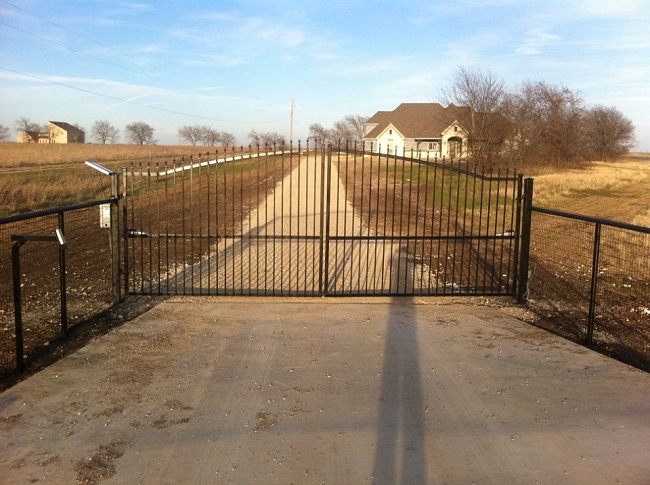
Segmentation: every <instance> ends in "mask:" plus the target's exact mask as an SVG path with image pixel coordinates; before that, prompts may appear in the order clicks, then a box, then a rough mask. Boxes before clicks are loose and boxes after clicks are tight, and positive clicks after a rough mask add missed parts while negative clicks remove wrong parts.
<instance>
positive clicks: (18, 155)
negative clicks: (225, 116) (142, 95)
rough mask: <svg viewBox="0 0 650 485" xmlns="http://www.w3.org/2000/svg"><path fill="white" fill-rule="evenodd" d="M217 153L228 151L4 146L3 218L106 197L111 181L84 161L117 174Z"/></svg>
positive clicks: (0, 154)
mask: <svg viewBox="0 0 650 485" xmlns="http://www.w3.org/2000/svg"><path fill="white" fill-rule="evenodd" d="M217 151H218V152H219V153H222V154H223V152H224V149H223V148H219V149H217V148H216V147H199V146H187V145H180V146H164V145H91V144H86V145H76V144H70V145H55V144H52V145H46V144H42V145H34V144H19V143H0V217H2V216H7V215H11V214H15V213H22V212H30V211H34V210H39V209H44V208H50V207H57V206H61V205H67V204H74V203H77V202H84V201H87V200H93V199H100V198H104V197H108V196H109V195H110V193H109V191H110V184H109V182H108V180H107V178H106V177H104V176H102V175H101V174H99V173H98V172H95V171H94V170H92V169H90V168H88V167H87V166H86V165H85V164H84V162H85V161H86V160H93V161H96V162H99V163H100V164H102V165H104V166H106V167H108V168H111V169H113V170H116V171H119V170H120V169H121V167H124V166H128V165H129V164H130V163H132V162H135V163H140V162H145V163H146V162H149V163H151V164H153V165H155V164H160V165H164V164H165V163H172V162H173V160H174V159H176V160H179V159H181V158H183V157H190V156H192V157H199V156H208V155H209V156H214V155H215V153H216V152H217ZM228 151H229V152H232V148H230V149H228ZM236 151H237V152H239V151H241V149H240V148H237V149H236Z"/></svg>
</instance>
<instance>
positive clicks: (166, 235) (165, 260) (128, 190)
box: [124, 148, 318, 295]
mask: <svg viewBox="0 0 650 485" xmlns="http://www.w3.org/2000/svg"><path fill="white" fill-rule="evenodd" d="M310 158H311V159H313V160H312V162H313V163H312V162H309V160H310ZM315 160H316V155H315V154H314V153H313V152H312V155H311V156H310V155H309V151H307V150H305V151H304V153H303V155H302V156H301V154H300V150H297V151H291V150H281V149H275V148H270V149H266V150H265V149H261V150H258V149H255V150H254V151H252V152H250V151H248V150H243V149H242V150H238V151H237V152H228V153H216V154H207V155H202V156H199V157H192V158H189V159H188V158H186V159H180V160H175V161H174V162H171V163H169V164H156V165H153V164H149V165H142V166H131V167H129V168H128V169H127V170H126V173H125V177H124V192H125V195H126V197H125V198H126V203H125V205H124V207H125V214H124V217H125V220H126V221H127V224H126V231H125V239H126V248H127V251H126V258H127V259H126V260H125V266H126V268H127V272H126V274H127V276H126V285H127V288H128V291H129V292H131V293H144V294H185V295H274V294H284V293H286V294H292V293H295V292H296V290H297V289H301V290H303V291H304V292H307V293H309V292H317V290H318V289H317V287H316V283H314V278H313V275H312V276H309V275H301V271H300V270H299V269H298V264H299V261H300V258H301V257H304V251H300V250H299V248H298V238H299V237H300V233H301V231H300V229H299V225H300V220H301V215H300V214H301V213H302V218H303V219H304V218H305V217H307V214H308V213H311V214H312V215H313V214H314V210H313V207H309V206H308V202H307V198H306V197H303V198H302V199H300V198H298V199H297V200H298V201H300V200H304V201H305V202H304V203H301V202H296V203H295V204H297V205H296V206H292V203H291V197H288V196H287V194H289V193H290V192H293V191H298V190H301V189H302V190H303V192H304V190H305V186H308V185H309V184H311V183H315V182H316V179H315V177H314V171H315V167H316V165H317V164H316V163H315ZM301 168H302V173H301ZM296 172H298V177H299V178H300V176H302V180H298V181H297V182H292V180H293V179H295V177H296ZM305 172H308V173H305ZM292 174H293V175H292ZM308 178H309V180H310V182H307V180H308ZM285 192H286V194H285ZM292 197H293V198H294V199H296V197H295V194H292ZM310 209H311V210H310ZM302 225H303V226H304V225H305V223H304V221H303V224H302ZM303 232H304V231H303ZM316 241H317V237H316V236H313V237H310V241H303V244H305V243H306V244H312V245H313V244H315V242H316ZM301 254H302V255H303V256H301ZM302 264H304V262H303V263H302ZM310 266H311V267H312V268H313V265H310Z"/></svg>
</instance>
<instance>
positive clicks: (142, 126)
mask: <svg viewBox="0 0 650 485" xmlns="http://www.w3.org/2000/svg"><path fill="white" fill-rule="evenodd" d="M125 132H126V138H127V140H129V141H130V142H131V143H134V144H136V145H153V144H155V143H156V141H155V140H154V138H153V133H154V130H153V128H152V127H151V126H149V125H148V124H147V123H144V122H143V121H136V122H133V123H129V124H128V125H126V128H125Z"/></svg>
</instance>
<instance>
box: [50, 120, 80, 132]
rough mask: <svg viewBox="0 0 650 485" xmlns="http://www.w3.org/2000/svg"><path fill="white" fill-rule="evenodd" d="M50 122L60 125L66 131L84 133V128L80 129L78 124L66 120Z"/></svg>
mask: <svg viewBox="0 0 650 485" xmlns="http://www.w3.org/2000/svg"><path fill="white" fill-rule="evenodd" d="M49 123H51V124H53V125H54V126H58V127H59V128H61V129H62V130H65V131H80V132H82V133H83V130H80V129H79V128H77V127H76V126H73V125H71V124H70V123H66V122H65V121H50V122H49Z"/></svg>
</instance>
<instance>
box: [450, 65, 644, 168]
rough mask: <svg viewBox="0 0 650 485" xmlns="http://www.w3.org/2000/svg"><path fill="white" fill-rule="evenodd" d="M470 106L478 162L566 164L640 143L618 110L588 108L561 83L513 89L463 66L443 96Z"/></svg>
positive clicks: (617, 153) (611, 156)
mask: <svg viewBox="0 0 650 485" xmlns="http://www.w3.org/2000/svg"><path fill="white" fill-rule="evenodd" d="M440 96H441V99H442V100H443V102H446V103H448V104H450V103H453V104H455V105H458V106H465V107H467V108H469V110H468V111H469V117H468V119H467V120H463V121H464V122H465V124H464V125H465V126H464V127H465V128H466V130H467V131H468V134H469V135H468V143H469V148H470V152H471V154H472V155H471V157H472V159H473V160H475V161H479V162H491V161H499V160H505V161H510V162H515V163H518V164H526V163H536V164H555V165H558V164H566V163H573V162H581V161H586V160H616V159H617V158H620V157H621V156H622V155H624V154H626V153H628V152H629V151H630V150H631V148H632V147H633V146H634V144H635V128H634V125H633V124H632V122H631V121H630V120H629V119H627V118H626V117H625V116H624V115H623V114H622V113H621V112H620V111H619V110H618V109H616V108H614V107H609V106H603V105H596V106H591V107H589V106H587V105H586V103H585V100H584V99H583V98H582V96H581V95H580V94H579V93H577V92H574V91H572V90H571V89H569V88H567V87H566V86H562V85H553V84H549V83H547V82H545V81H525V82H523V83H521V84H520V85H519V86H516V87H514V88H508V87H507V86H506V84H505V83H504V81H503V80H502V79H501V78H500V77H498V76H497V75H496V74H494V73H492V72H490V71H488V70H481V69H471V68H466V67H459V68H458V69H457V70H456V72H455V74H454V76H453V78H452V79H451V81H450V82H449V84H448V85H447V86H446V87H444V88H443V89H442V90H441V92H440Z"/></svg>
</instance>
